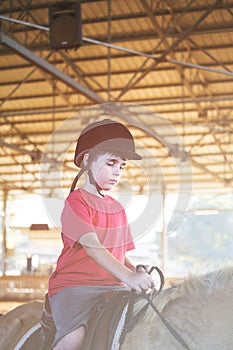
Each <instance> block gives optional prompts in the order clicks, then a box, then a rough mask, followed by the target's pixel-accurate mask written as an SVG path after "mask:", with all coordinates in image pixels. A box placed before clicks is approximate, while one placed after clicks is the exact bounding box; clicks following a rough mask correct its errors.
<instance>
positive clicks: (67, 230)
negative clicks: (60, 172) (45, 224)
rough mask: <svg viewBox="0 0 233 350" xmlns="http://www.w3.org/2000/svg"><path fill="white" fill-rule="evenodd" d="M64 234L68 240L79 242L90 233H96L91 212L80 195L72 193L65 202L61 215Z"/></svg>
mask: <svg viewBox="0 0 233 350" xmlns="http://www.w3.org/2000/svg"><path fill="white" fill-rule="evenodd" d="M61 224H62V233H63V235H65V236H66V237H67V238H68V240H69V241H70V240H71V242H70V243H71V245H72V242H73V243H75V242H78V240H79V239H80V237H81V236H82V235H84V234H86V233H89V232H95V228H94V227H93V225H92V217H91V212H90V210H89V208H88V205H87V204H86V203H85V201H84V200H83V199H82V197H81V196H80V195H77V194H76V193H75V192H72V193H71V194H70V195H69V196H68V198H67V199H66V201H65V205H64V209H63V211H62V214H61Z"/></svg>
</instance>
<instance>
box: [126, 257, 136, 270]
mask: <svg viewBox="0 0 233 350" xmlns="http://www.w3.org/2000/svg"><path fill="white" fill-rule="evenodd" d="M125 266H126V267H128V268H129V269H130V270H131V271H134V272H135V271H136V267H135V266H134V264H133V263H132V261H131V260H130V259H129V258H128V257H127V256H126V257H125Z"/></svg>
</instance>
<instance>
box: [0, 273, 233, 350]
mask: <svg viewBox="0 0 233 350" xmlns="http://www.w3.org/2000/svg"><path fill="white" fill-rule="evenodd" d="M151 302H152V304H151V305H148V307H147V311H146V313H145V314H144V315H143V317H140V319H139V320H138V322H137V324H136V325H135V327H134V328H133V329H132V330H131V331H130V332H128V333H126V335H125V338H124V341H123V344H122V345H121V347H120V350H132V349H133V350H141V349H143V350H182V349H188V350H232V349H233V267H228V268H224V269H220V270H216V271H213V272H210V273H207V274H205V275H202V276H196V277H189V278H188V279H186V280H185V281H184V282H182V283H179V284H177V285H174V286H172V287H170V288H167V289H164V290H163V291H162V292H161V293H158V294H156V295H155V297H154V298H153V299H152V300H151ZM146 303H147V300H146V299H145V298H142V299H140V300H139V301H138V302H137V303H136V304H135V305H134V310H133V315H136V314H137V313H138V311H139V310H141V308H142V307H143V306H144V305H145V304H146ZM153 305H154V306H155V308H156V309H155V310H154V308H153ZM41 312H42V303H41V302H31V303H28V304H24V305H22V306H19V307H18V308H16V309H14V310H12V311H10V312H9V313H7V314H6V315H5V316H3V317H1V318H0V349H2V350H14V349H17V350H18V349H27V350H29V349H30V350H31V349H35V350H38V349H41V348H40V344H39V340H38V337H37V338H33V335H32V336H31V337H32V338H31V345H28V347H24V346H22V347H19V346H18V345H16V344H19V341H20V339H21V338H22V335H23V334H24V333H25V332H26V331H27V330H28V329H31V327H32V326H35V325H38V323H39V322H40V318H41ZM48 349H49V347H48V348H46V346H43V350H48ZM102 350H104V349H102ZM114 350H115V349H114Z"/></svg>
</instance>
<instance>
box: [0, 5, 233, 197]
mask: <svg viewBox="0 0 233 350" xmlns="http://www.w3.org/2000/svg"><path fill="white" fill-rule="evenodd" d="M65 3H66V4H67V6H68V4H69V1H66V2H65ZM55 4H56V5H57V4H58V2H57V1H51V0H49V1H48V0H46V1H45V0H33V1H22V0H12V1H0V19H1V37H0V38H1V40H0V99H1V100H0V105H1V111H0V145H1V148H0V188H1V189H2V190H11V191H13V192H14V193H15V194H23V193H28V192H29V193H39V192H40V188H41V186H42V187H43V189H44V190H45V191H46V193H47V194H48V195H49V194H51V193H52V192H53V191H54V190H55V189H56V188H57V186H60V187H63V188H64V189H68V188H69V186H70V184H71V182H72V179H73V177H74V176H75V173H76V171H77V169H76V168H75V166H74V164H73V152H74V147H75V140H76V139H77V137H78V135H79V133H80V131H81V130H82V129H83V127H84V126H86V125H87V124H89V123H90V122H92V121H94V120H99V119H101V118H103V117H105V116H108V115H109V114H110V116H112V117H113V118H114V119H117V120H119V121H121V122H123V123H125V125H127V126H128V127H129V129H130V130H131V132H132V134H133V135H134V137H135V139H136V145H137V148H138V151H139V152H142V154H143V155H144V161H143V163H142V164H143V165H140V164H139V163H136V162H134V163H133V162H132V163H130V164H129V166H128V168H127V170H126V173H125V175H124V182H123V185H122V187H124V183H125V184H127V182H128V179H130V180H133V181H132V182H133V185H134V188H135V191H136V192H137V193H145V192H148V191H150V190H151V191H152V190H153V191H160V190H161V189H162V190H164V188H165V189H166V191H167V192H176V191H177V190H188V191H191V188H192V190H194V191H197V192H211V193H212V192H226V191H229V189H230V190H231V187H232V181H233V177H232V167H233V164H232V151H233V150H232V130H233V129H232V128H233V123H232V119H233V115H232V103H233V101H232V100H233V97H232V88H233V83H232V77H233V26H232V18H233V2H232V1H227V0H217V1H214V0H195V1H194V0H189V1H181V0H177V1H171V0H163V1H159V0H154V1H148V0H115V1H105V0H99V1H92V0H84V1H82V2H81V4H80V6H81V24H82V25H81V28H82V44H81V46H80V47H79V48H72V49H68V50H65V49H54V48H52V44H51V36H50V33H51V25H54V22H53V24H52V23H51V20H50V18H49V9H50V11H51V9H54V5H55ZM63 15H64V14H63ZM54 20H55V19H54ZM63 20H64V18H63ZM71 20H73V19H72V18H71ZM64 23H65V24H64V28H62V29H61V28H58V29H57V30H60V32H59V35H60V36H62V35H63V34H64V33H66V32H67V33H69V31H70V30H71V28H72V26H71V27H69V23H68V22H67V21H65V22H64ZM63 32H64V33H63ZM64 35H65V34H64ZM61 174H62V175H61ZM41 179H42V180H41Z"/></svg>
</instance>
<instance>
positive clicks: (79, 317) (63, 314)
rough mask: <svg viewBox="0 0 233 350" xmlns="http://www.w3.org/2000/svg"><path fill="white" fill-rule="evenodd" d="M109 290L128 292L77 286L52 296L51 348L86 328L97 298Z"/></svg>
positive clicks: (116, 288) (115, 288) (101, 287)
mask: <svg viewBox="0 0 233 350" xmlns="http://www.w3.org/2000/svg"><path fill="white" fill-rule="evenodd" d="M110 290H128V287H124V286H77V287H70V288H65V289H63V290H61V291H60V292H58V293H56V294H54V295H52V296H51V297H50V298H49V300H50V305H51V309H52V314H53V319H54V323H55V326H56V334H55V339H54V342H53V346H55V345H56V344H57V343H58V342H59V341H60V340H61V339H62V338H63V337H64V336H65V335H67V334H69V333H71V332H72V331H74V330H75V329H77V328H79V327H80V326H84V327H85V328H87V325H88V319H89V316H90V312H91V310H92V308H93V307H94V305H95V304H96V303H97V300H98V297H99V296H100V294H102V293H104V292H106V291H110Z"/></svg>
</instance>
